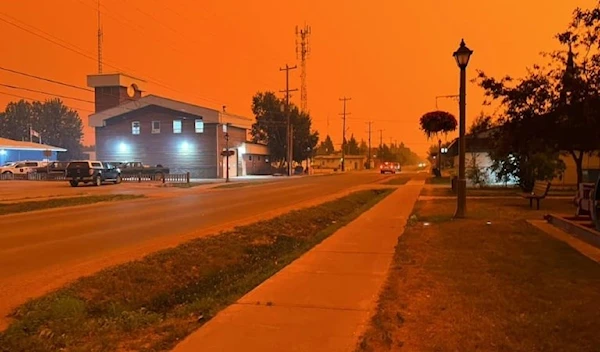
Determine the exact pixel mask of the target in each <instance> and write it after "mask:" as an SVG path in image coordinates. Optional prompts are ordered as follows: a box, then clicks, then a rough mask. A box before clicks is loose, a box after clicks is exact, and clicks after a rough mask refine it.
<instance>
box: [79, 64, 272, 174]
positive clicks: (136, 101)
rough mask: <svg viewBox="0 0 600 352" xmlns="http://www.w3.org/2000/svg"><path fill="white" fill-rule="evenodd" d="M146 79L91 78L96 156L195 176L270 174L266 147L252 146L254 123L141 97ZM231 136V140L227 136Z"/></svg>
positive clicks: (220, 112) (179, 104)
mask: <svg viewBox="0 0 600 352" xmlns="http://www.w3.org/2000/svg"><path fill="white" fill-rule="evenodd" d="M143 83H144V82H143V81H141V80H139V79H136V78H134V77H130V76H127V75H124V74H98V75H90V76H88V86H90V87H93V88H94V90H95V113H94V114H92V115H90V117H89V125H90V126H92V127H94V129H95V136H96V157H97V158H98V159H100V160H106V161H140V162H142V163H144V164H149V165H163V166H165V167H169V168H170V169H171V172H173V173H185V172H190V174H191V176H192V177H195V178H222V177H225V173H226V171H225V170H226V167H227V163H226V160H227V157H226V156H225V154H226V153H225V151H226V150H229V151H230V156H229V175H230V177H235V176H242V175H250V174H269V173H270V171H271V168H270V164H269V153H268V149H267V147H266V146H264V145H259V144H253V143H250V142H248V138H247V136H248V131H249V130H250V129H251V127H252V123H253V120H252V119H250V118H246V117H243V116H238V115H234V114H230V113H227V112H225V111H224V110H225V109H223V111H219V110H215V109H211V108H206V107H201V106H198V105H194V104H189V103H185V102H181V101H176V100H172V99H168V98H164V97H160V96H156V95H146V96H142V93H143V92H142V90H141V89H140V87H141V86H142V85H143ZM226 137H228V138H226Z"/></svg>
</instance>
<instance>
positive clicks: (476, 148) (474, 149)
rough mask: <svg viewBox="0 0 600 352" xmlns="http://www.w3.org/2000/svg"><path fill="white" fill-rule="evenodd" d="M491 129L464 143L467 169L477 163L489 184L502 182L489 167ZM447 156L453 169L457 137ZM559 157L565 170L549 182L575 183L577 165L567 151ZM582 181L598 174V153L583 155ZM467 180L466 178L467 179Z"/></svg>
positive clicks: (592, 180)
mask: <svg viewBox="0 0 600 352" xmlns="http://www.w3.org/2000/svg"><path fill="white" fill-rule="evenodd" d="M493 131H494V129H490V130H487V131H483V132H480V133H478V134H477V135H476V136H473V135H467V136H466V144H467V152H466V155H465V159H466V166H467V170H469V167H473V165H477V166H478V167H479V168H480V169H481V170H485V172H486V173H487V179H488V183H489V184H492V185H493V184H504V183H499V182H497V179H496V174H495V173H494V172H493V171H491V170H490V169H489V168H490V166H492V159H491V158H490V156H489V152H490V150H491V148H492V147H491V146H492V145H493ZM448 157H452V158H454V165H455V169H457V167H458V138H457V139H455V140H453V141H452V143H451V144H450V145H449V146H448ZM560 159H561V160H562V161H563V162H564V163H565V166H566V168H565V171H564V172H563V174H562V175H560V176H558V177H555V178H554V179H553V180H552V181H551V182H552V184H554V185H559V184H560V185H575V184H577V167H576V166H575V161H573V158H572V157H571V155H570V154H569V153H567V152H562V153H560ZM582 168H583V176H584V182H595V181H596V179H597V178H598V175H600V155H599V153H594V154H592V155H584V157H583V161H582ZM467 182H468V180H467ZM515 183H516V181H515V180H511V181H509V182H508V184H515Z"/></svg>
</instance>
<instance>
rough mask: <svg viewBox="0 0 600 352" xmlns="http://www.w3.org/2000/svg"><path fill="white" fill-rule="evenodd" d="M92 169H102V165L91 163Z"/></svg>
mask: <svg viewBox="0 0 600 352" xmlns="http://www.w3.org/2000/svg"><path fill="white" fill-rule="evenodd" d="M92 167H98V168H102V164H100V163H92Z"/></svg>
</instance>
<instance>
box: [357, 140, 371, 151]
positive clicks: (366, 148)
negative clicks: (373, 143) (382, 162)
mask: <svg viewBox="0 0 600 352" xmlns="http://www.w3.org/2000/svg"><path fill="white" fill-rule="evenodd" d="M358 154H360V155H368V154H369V146H368V145H367V142H365V140H364V139H361V140H360V144H359V145H358Z"/></svg>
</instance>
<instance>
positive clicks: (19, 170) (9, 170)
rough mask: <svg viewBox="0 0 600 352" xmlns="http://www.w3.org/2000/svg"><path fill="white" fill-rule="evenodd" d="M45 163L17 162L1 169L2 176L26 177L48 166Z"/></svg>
mask: <svg viewBox="0 0 600 352" xmlns="http://www.w3.org/2000/svg"><path fill="white" fill-rule="evenodd" d="M46 164H47V162H44V161H16V162H14V163H10V164H8V165H5V166H2V167H0V174H3V175H25V174H29V173H32V172H35V171H36V170H37V168H39V167H42V166H46Z"/></svg>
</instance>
